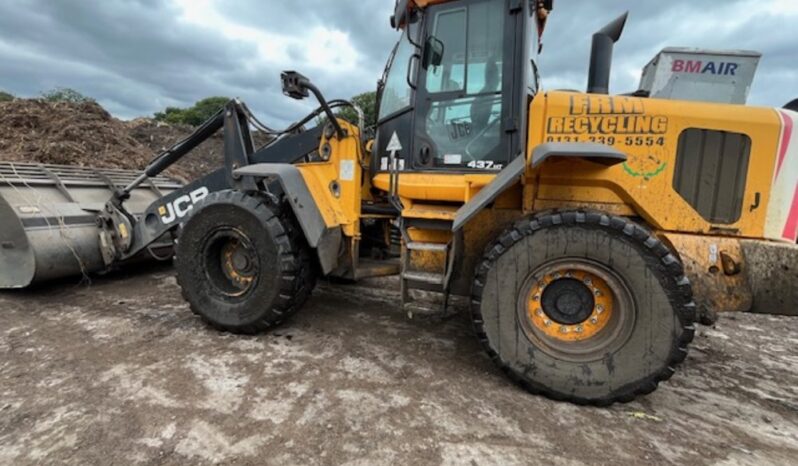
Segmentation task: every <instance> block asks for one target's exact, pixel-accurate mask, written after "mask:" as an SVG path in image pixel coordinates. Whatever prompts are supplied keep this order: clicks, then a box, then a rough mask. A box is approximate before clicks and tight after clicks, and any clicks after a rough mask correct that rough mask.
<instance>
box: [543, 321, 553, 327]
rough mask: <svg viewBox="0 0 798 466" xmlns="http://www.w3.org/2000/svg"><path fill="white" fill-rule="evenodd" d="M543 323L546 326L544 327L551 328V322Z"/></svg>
mask: <svg viewBox="0 0 798 466" xmlns="http://www.w3.org/2000/svg"><path fill="white" fill-rule="evenodd" d="M543 323H544V324H545V325H546V327H551V321H550V320H546V321H545V322H543Z"/></svg>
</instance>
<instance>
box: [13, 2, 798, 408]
mask: <svg viewBox="0 0 798 466" xmlns="http://www.w3.org/2000/svg"><path fill="white" fill-rule="evenodd" d="M552 7H553V5H552V1H550V0H549V1H528V0H450V1H445V0H437V1H435V0H399V1H398V2H397V5H396V11H395V14H394V16H393V17H392V19H391V21H392V25H393V27H395V28H396V29H398V30H400V31H402V35H401V39H400V40H399V42H398V44H397V45H396V47H395V49H394V50H393V52H392V54H391V57H390V59H389V61H388V65H387V66H386V70H385V74H384V77H383V78H382V79H381V81H380V85H379V92H378V96H379V98H378V113H379V118H378V124H377V127H376V135H375V137H374V139H373V140H366V138H365V137H364V128H363V123H362V121H360V122H359V124H353V123H350V122H347V121H344V120H342V119H338V118H336V115H335V109H336V108H338V107H341V106H347V105H351V104H350V103H348V102H345V101H331V102H327V101H326V100H325V99H324V97H323V96H322V94H321V92H320V91H319V90H318V89H317V88H316V87H315V86H314V85H313V84H312V83H311V82H310V81H309V80H308V79H307V78H305V77H304V76H302V75H301V74H299V73H295V72H285V73H283V75H282V81H283V90H284V93H285V94H286V95H287V96H289V97H291V98H295V99H304V98H307V97H309V96H310V94H313V95H314V96H315V97H316V99H317V100H318V101H319V102H320V108H319V109H318V110H316V111H315V112H313V113H312V114H311V115H309V116H308V117H307V118H305V119H303V120H301V121H299V122H297V123H296V124H294V125H292V126H291V127H289V128H287V129H285V130H282V131H276V130H273V129H271V128H269V127H266V126H265V125H263V124H262V123H261V122H259V121H258V120H257V119H256V118H255V117H254V116H253V115H252V113H251V112H250V111H249V110H248V109H247V107H246V106H245V105H244V104H243V103H241V102H239V101H231V102H230V103H228V104H227V106H226V107H225V108H224V109H223V110H222V111H220V112H219V113H218V114H217V115H216V116H214V117H213V118H212V119H211V120H209V121H208V122H207V123H206V124H205V125H203V126H202V127H200V128H199V129H198V130H197V132H196V133H195V134H194V135H193V136H192V137H190V138H189V139H187V140H186V141H183V142H181V143H180V144H178V145H176V146H175V147H173V148H171V149H169V150H167V151H166V152H164V153H163V154H161V155H160V156H159V157H158V158H157V159H156V160H154V161H153V163H152V164H151V165H150V166H149V167H148V168H147V169H146V171H145V173H144V174H142V175H141V176H139V177H138V178H137V179H136V180H135V181H133V182H132V183H130V184H129V185H127V186H126V187H120V188H119V189H117V190H116V192H115V194H114V195H113V197H112V199H111V201H110V202H108V203H107V204H106V205H105V207H104V209H103V211H102V212H101V213H99V214H98V216H97V222H98V225H99V228H98V229H97V231H96V232H95V233H96V238H97V250H99V251H100V252H101V257H104V258H105V265H106V266H111V265H113V264H115V263H118V262H119V261H123V260H126V259H129V258H130V257H133V256H135V255H136V254H139V253H140V252H141V251H144V250H145V249H146V248H147V247H149V245H151V244H153V241H156V240H158V239H159V238H164V236H165V235H167V234H169V233H170V232H177V235H178V240H177V246H176V268H177V275H178V282H179V284H180V286H181V287H182V291H183V295H184V296H185V298H186V299H187V301H188V302H189V303H190V305H191V309H192V310H193V311H194V312H195V313H196V314H198V315H199V316H201V317H202V318H203V319H204V320H205V321H207V322H209V323H210V324H211V325H213V326H214V327H216V328H218V329H221V330H224V331H230V332H235V333H247V334H252V333H258V332H261V331H265V330H268V329H269V328H271V327H273V326H274V325H276V324H278V323H280V322H282V321H283V320H285V319H286V318H288V317H290V315H291V314H292V313H294V312H297V311H298V310H299V309H300V308H301V307H302V305H303V303H304V302H305V300H306V299H307V298H308V296H309V295H310V293H311V291H312V289H313V287H314V284H315V281H316V279H317V278H318V277H339V278H345V279H349V280H358V279H362V278H364V277H367V276H372V275H374V274H385V273H390V272H391V271H398V273H399V275H400V281H401V291H402V303H401V304H402V306H403V307H404V308H406V309H408V310H410V311H413V310H414V309H415V307H417V306H419V305H420V304H419V303H418V302H416V301H415V298H416V297H417V296H418V295H419V293H417V292H416V290H421V291H425V292H428V293H429V292H431V293H438V294H439V295H440V296H441V298H442V299H441V301H442V302H443V303H444V305H445V303H446V302H447V301H448V298H449V296H462V297H467V298H468V299H469V303H470V315H471V319H472V321H473V324H474V329H475V332H476V335H477V338H478V339H479V340H480V342H481V343H482V345H483V346H484V347H485V350H486V351H487V353H488V354H489V355H490V357H491V358H492V359H493V360H494V361H495V363H496V364H497V365H498V366H499V367H501V368H502V369H503V370H504V371H505V372H506V373H507V374H508V375H509V376H510V378H512V379H513V380H514V381H516V382H517V383H519V384H520V385H521V386H523V387H524V388H526V389H527V390H529V391H531V392H533V393H538V394H542V395H545V396H548V397H551V398H554V399H558V400H567V401H571V402H575V403H580V404H593V405H607V404H610V403H613V402H618V401H621V402H626V401H630V400H632V399H634V398H635V397H636V396H638V395H641V394H647V393H650V392H651V391H653V390H654V389H655V388H656V387H657V384H658V383H659V382H660V381H664V380H667V379H668V378H669V377H671V376H672V375H673V373H674V371H675V370H676V368H677V366H678V365H679V364H680V363H681V362H682V361H684V359H685V357H686V355H687V347H688V345H689V343H690V342H691V340H692V339H693V333H694V323H695V322H696V319H697V318H699V317H700V316H704V317H707V318H708V316H709V315H710V312H716V311H752V310H753V311H758V312H784V313H789V312H795V309H798V292H797V291H796V287H795V286H794V283H796V279H797V278H798V277H796V270H798V247H796V245H795V242H796V236H797V235H798V188H797V187H796V186H797V183H798V142H796V141H795V140H794V138H793V134H792V131H793V128H794V125H795V122H796V121H798V114H796V113H793V112H791V111H789V110H779V109H772V108H754V107H747V106H744V105H732V104H719V103H706V102H695V101H678V100H673V99H667V98H657V97H652V95H651V94H648V93H647V92H644V91H641V92H637V93H634V94H632V95H622V96H610V95H608V87H609V86H608V84H609V75H610V64H611V57H612V48H613V44H614V43H615V42H616V41H617V40H618V39H619V38H620V36H621V33H622V29H623V26H624V24H625V21H626V16H623V17H621V18H619V19H617V20H615V21H613V22H612V23H610V24H609V25H608V26H607V27H605V28H604V29H602V30H601V31H600V32H599V33H597V34H596V35H595V36H594V38H593V53H592V56H591V64H590V74H589V79H588V81H589V87H588V92H587V93H580V92H570V91H568V92H566V91H553V92H541V91H540V89H539V86H538V82H537V81H538V79H537V78H538V71H537V66H536V65H535V59H536V56H537V53H538V51H539V49H540V47H539V41H540V37H541V35H542V32H543V28H544V26H545V24H546V20H547V18H548V15H549V13H550V11H552ZM690 67H691V69H692V68H695V67H694V65H692V64H691V65H690ZM713 69H714V68H713ZM723 69H724V70H729V69H731V68H730V67H729V66H726V65H724V68H723ZM715 70H716V71H717V69H715ZM320 115H323V121H324V123H323V124H321V125H319V126H317V127H313V128H311V127H309V126H311V124H312V123H313V122H315V121H318V117H319V116H320ZM361 120H362V119H361ZM250 127H255V128H258V129H259V130H261V131H264V132H266V133H269V134H270V135H272V136H273V137H274V139H273V140H272V142H271V143H270V144H268V145H267V146H265V147H263V148H260V149H257V150H256V149H255V147H254V146H253V144H252V138H251V137H250V133H249V132H250ZM220 129H223V130H224V137H225V164H224V167H220V169H219V170H218V171H217V172H215V173H213V174H211V175H209V176H208V177H206V178H204V179H201V180H197V181H195V182H193V183H191V184H189V185H187V186H185V187H183V188H181V189H178V190H175V191H174V192H171V193H169V194H165V195H164V196H163V197H162V198H160V199H158V200H157V201H155V202H154V203H153V204H152V205H150V206H149V207H147V208H146V209H144V210H143V211H141V212H138V213H136V214H131V213H130V212H131V211H130V210H129V209H128V208H127V202H128V198H129V197H130V195H131V193H134V192H137V190H138V189H140V188H141V186H142V185H143V184H144V183H145V182H147V181H148V180H150V179H151V178H152V177H155V176H157V175H158V174H159V173H161V172H162V171H163V170H164V169H166V168H167V167H168V166H170V165H171V164H172V163H174V162H175V161H177V160H178V159H180V158H181V157H183V156H184V155H186V154H187V153H189V152H190V151H191V149H192V148H193V147H195V146H196V145H197V144H198V143H200V142H201V141H202V140H204V139H205V138H207V137H208V136H209V135H210V134H212V133H213V132H215V131H217V130H220ZM396 243H398V244H399V246H400V254H399V257H398V260H397V259H391V252H392V250H394V249H395V246H396ZM14 248H15V246H14V244H10V245H9V246H8V247H7V248H6V249H4V250H2V252H1V253H2V254H3V255H1V256H0V258H3V260H5V258H6V257H7V254H8V252H9V251H13V250H15V249H14ZM375 257H381V258H387V259H384V260H381V261H376V260H375V259H374V258H375Z"/></svg>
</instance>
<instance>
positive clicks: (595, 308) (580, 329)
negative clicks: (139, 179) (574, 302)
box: [527, 268, 614, 342]
mask: <svg viewBox="0 0 798 466" xmlns="http://www.w3.org/2000/svg"><path fill="white" fill-rule="evenodd" d="M566 281H567V285H569V286H570V287H571V288H573V287H575V286H577V285H576V283H577V282H578V283H581V286H582V287H583V288H584V291H582V294H583V295H584V294H586V293H589V294H590V295H591V296H592V306H591V307H592V310H591V309H583V310H581V312H580V314H581V316H580V317H577V320H578V321H573V320H568V321H566V319H563V318H562V315H561V313H559V312H557V311H558V310H557V309H556V307H557V305H556V303H555V304H552V302H551V299H549V297H548V296H547V295H546V292H547V290H552V289H554V287H561V286H563V285H565V284H566ZM582 301H583V304H584V299H583V300H582ZM613 312H614V299H613V294H612V290H611V289H610V287H609V285H608V284H607V282H606V281H605V280H604V279H603V278H601V277H599V276H597V275H595V274H593V273H591V272H589V271H586V270H579V269H576V268H562V269H558V270H553V271H550V272H549V273H547V274H546V275H544V276H543V277H541V278H540V279H539V280H537V282H536V283H534V284H533V285H532V287H531V289H530V292H529V297H528V304H527V316H528V318H529V322H530V323H531V324H532V326H533V327H535V328H536V329H537V330H538V331H539V332H540V333H542V334H543V335H545V336H547V337H549V338H551V339H554V340H557V341H562V342H579V341H585V340H589V339H590V338H593V337H595V336H596V335H598V334H599V333H600V332H601V331H602V330H604V329H605V328H606V327H607V325H608V324H609V322H610V319H611V318H612V314H613ZM582 317H584V318H582Z"/></svg>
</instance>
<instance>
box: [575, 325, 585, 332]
mask: <svg viewBox="0 0 798 466" xmlns="http://www.w3.org/2000/svg"><path fill="white" fill-rule="evenodd" d="M584 330H585V329H584V328H582V326H581V325H580V326H579V327H576V333H582V332H583V331H584Z"/></svg>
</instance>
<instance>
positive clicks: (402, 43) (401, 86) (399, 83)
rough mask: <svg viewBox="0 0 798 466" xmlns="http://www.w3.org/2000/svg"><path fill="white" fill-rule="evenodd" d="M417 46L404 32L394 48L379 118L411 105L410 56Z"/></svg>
mask: <svg viewBox="0 0 798 466" xmlns="http://www.w3.org/2000/svg"><path fill="white" fill-rule="evenodd" d="M415 50H416V48H415V46H413V44H411V43H410V41H408V40H407V33H402V37H400V38H399V43H398V44H397V45H396V47H395V48H394V53H393V56H392V57H391V60H390V61H389V62H388V66H389V67H390V69H389V70H388V71H387V76H386V77H385V86H384V87H383V89H382V95H381V96H380V112H379V119H380V120H382V119H384V118H386V117H388V116H391V115H393V114H394V113H397V112H399V111H401V110H404V109H405V108H407V107H409V106H410V103H411V98H412V90H411V88H410V84H408V82H407V77H408V74H409V73H408V67H409V66H410V57H412V56H413V53H414V52H415Z"/></svg>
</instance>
